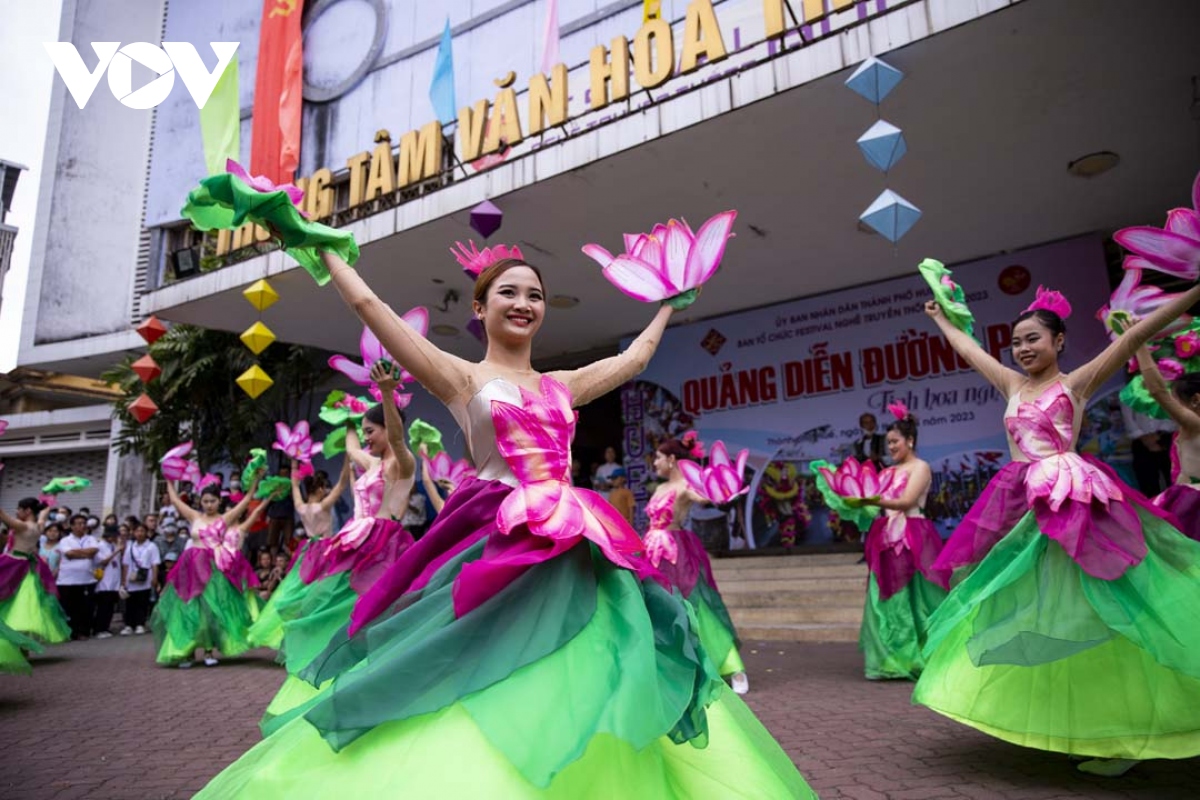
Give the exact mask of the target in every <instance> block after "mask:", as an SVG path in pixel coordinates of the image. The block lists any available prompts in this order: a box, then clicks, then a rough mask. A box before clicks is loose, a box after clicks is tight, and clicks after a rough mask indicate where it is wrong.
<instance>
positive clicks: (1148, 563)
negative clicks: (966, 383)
mask: <svg viewBox="0 0 1200 800" xmlns="http://www.w3.org/2000/svg"><path fill="white" fill-rule="evenodd" d="M1197 301H1200V286H1198V287H1194V288H1192V289H1191V290H1190V291H1188V292H1186V293H1184V294H1182V295H1178V296H1176V297H1175V298H1173V299H1172V300H1171V301H1169V302H1167V303H1164V304H1163V305H1161V306H1160V307H1159V308H1158V309H1157V310H1155V311H1154V312H1153V313H1151V314H1149V315H1148V316H1147V317H1146V318H1145V319H1143V320H1142V321H1141V322H1138V323H1137V324H1136V325H1134V326H1133V327H1131V328H1130V329H1129V330H1128V331H1127V332H1126V333H1125V334H1124V335H1123V336H1121V337H1120V339H1118V340H1117V341H1116V342H1114V343H1112V344H1111V345H1110V346H1109V347H1107V348H1106V349H1105V350H1104V352H1102V353H1100V355H1098V356H1096V357H1095V358H1093V359H1092V360H1091V361H1088V362H1087V363H1085V364H1083V365H1081V366H1080V367H1078V368H1077V369H1074V370H1072V371H1070V372H1063V371H1062V370H1061V369H1060V367H1059V356H1060V354H1061V353H1062V351H1063V348H1064V346H1065V337H1066V325H1065V323H1064V319H1065V318H1066V317H1067V316H1068V315H1069V314H1070V306H1069V305H1068V304H1067V303H1066V302H1065V300H1063V299H1062V297H1061V295H1058V294H1057V293H1054V292H1045V293H1043V291H1042V290H1041V288H1040V287H1039V290H1038V299H1037V300H1036V301H1035V302H1034V303H1033V305H1031V306H1030V307H1029V309H1028V310H1027V311H1025V312H1024V313H1022V314H1021V315H1020V316H1018V317H1017V319H1016V320H1015V321H1014V323H1013V327H1012V354H1013V359H1014V360H1015V361H1016V363H1017V364H1018V365H1019V366H1020V368H1021V370H1022V372H1023V374H1022V372H1017V371H1015V370H1012V369H1009V368H1008V367H1005V366H1003V365H1001V364H1000V362H998V361H997V360H995V359H994V358H993V357H992V356H991V355H990V354H989V353H988V352H987V351H986V350H984V349H983V348H982V347H980V346H979V344H978V343H976V341H975V340H974V339H973V338H971V337H970V336H969V335H967V334H966V333H964V332H963V331H961V330H959V329H958V328H956V327H954V325H952V324H951V323H950V321H949V320H948V319H947V317H946V315H945V313H944V312H943V310H942V308H941V307H940V306H939V305H938V303H937V302H936V301H931V302H929V303H927V304H926V313H928V314H929V316H930V317H932V318H933V320H934V321H935V322H936V323H937V325H938V328H940V329H941V331H942V333H943V335H945V336H946V338H947V340H948V341H949V342H950V344H951V345H952V346H953V347H954V349H955V350H956V351H957V352H958V354H959V355H960V356H962V358H964V359H965V360H966V361H967V362H968V363H969V364H970V365H971V366H972V367H974V368H975V370H976V371H978V372H979V373H980V374H981V375H983V376H984V377H985V378H986V379H987V380H988V381H989V382H990V383H991V384H992V385H993V386H995V387H996V388H997V389H998V390H1000V391H1001V392H1002V393H1003V395H1004V397H1006V398H1008V407H1007V409H1006V411H1005V414H1004V425H1005V428H1006V430H1007V432H1008V436H1009V446H1010V450H1011V453H1012V458H1013V460H1012V462H1011V463H1010V464H1008V465H1006V466H1005V467H1004V468H1003V469H1002V470H1001V471H1000V472H999V473H997V474H996V476H995V477H994V478H993V479H992V481H991V482H990V483H989V484H988V486H987V488H986V489H985V491H984V492H983V494H982V495H981V496H980V498H979V499H978V500H977V501H976V502H975V505H974V506H973V507H972V508H971V510H970V511H969V512H968V513H967V515H966V517H965V518H964V519H963V522H962V523H961V524H960V525H959V526H958V528H957V529H956V530H955V532H954V534H953V535H952V536H951V537H950V539H949V540H948V541H947V542H946V545H945V547H944V548H943V550H942V553H941V555H940V556H939V557H938V559H937V562H936V563H935V565H934V569H935V572H937V573H938V574H939V575H940V577H941V579H942V580H943V581H944V582H945V584H947V585H948V584H949V582H950V578H951V574H952V573H953V572H954V571H955V570H959V575H962V574H964V572H965V569H967V568H969V569H970V570H971V571H970V573H969V575H967V576H966V577H965V578H963V579H962V580H961V582H959V583H958V584H957V585H956V586H955V587H954V590H953V591H952V592H951V593H950V595H949V596H948V597H947V598H946V600H945V601H944V602H943V603H942V605H941V607H940V608H939V609H938V610H937V612H936V613H935V614H934V616H933V617H932V619H931V620H930V631H929V640H928V643H927V645H926V648H925V654H926V657H927V660H926V666H925V671H924V672H923V673H922V675H921V679H920V681H919V682H918V683H917V686H916V690H915V692H914V695H913V699H914V701H915V702H917V703H920V704H922V705H926V706H928V707H929V708H932V709H933V710H934V711H937V712H939V713H941V714H944V715H946V716H948V717H950V718H951V719H955V720H958V721H959V722H963V723H965V724H967V725H970V726H972V727H974V728H978V729H979V730H982V731H984V732H985V733H988V734H991V735H993V736H996V737H998V738H1001V739H1004V740H1006V741H1009V742H1014V743H1016V744H1020V745H1024V746H1026V747H1034V748H1038V749H1042V750H1051V751H1057V752H1062V753H1068V754H1071V755H1075V756H1083V757H1087V758H1088V759H1090V760H1087V761H1085V762H1083V763H1082V764H1080V766H1079V768H1080V769H1081V770H1083V771H1085V772H1092V773H1095V774H1101V775H1119V774H1122V773H1123V772H1125V771H1126V770H1128V769H1129V768H1130V767H1131V766H1132V765H1133V764H1135V763H1137V760H1140V759H1147V758H1190V757H1192V756H1195V755H1200V705H1198V704H1197V700H1196V698H1197V697H1200V627H1198V626H1197V625H1196V620H1197V619H1198V618H1200V542H1195V541H1193V540H1191V539H1188V538H1186V537H1185V536H1184V535H1183V534H1182V533H1180V532H1179V531H1178V530H1176V529H1175V528H1174V527H1173V526H1172V525H1171V524H1170V523H1169V522H1167V521H1166V520H1165V519H1164V518H1163V517H1162V516H1161V515H1160V512H1158V511H1157V509H1155V508H1154V507H1153V506H1151V505H1150V504H1149V503H1148V502H1147V501H1146V500H1145V499H1144V498H1143V497H1142V496H1141V495H1140V494H1138V493H1137V492H1136V491H1135V490H1133V489H1130V488H1129V487H1128V486H1126V485H1124V484H1123V483H1121V481H1120V480H1119V479H1118V478H1117V477H1116V475H1115V473H1113V472H1112V470H1110V469H1108V468H1107V467H1105V466H1104V465H1102V464H1100V463H1099V462H1097V461H1095V460H1092V459H1087V458H1084V457H1081V456H1079V455H1078V454H1077V453H1076V452H1075V447H1076V444H1077V441H1078V437H1079V429H1080V424H1081V422H1082V418H1083V412H1084V407H1085V406H1086V404H1087V401H1088V398H1090V397H1091V396H1092V395H1093V393H1094V392H1095V391H1096V390H1097V389H1098V388H1099V387H1100V386H1101V385H1103V384H1104V383H1105V381H1107V380H1108V379H1109V378H1111V377H1112V376H1113V375H1115V374H1116V373H1117V372H1118V371H1119V370H1120V369H1121V368H1122V367H1124V365H1125V364H1126V363H1127V362H1128V361H1129V359H1130V358H1132V357H1133V356H1134V354H1135V353H1136V351H1137V349H1138V348H1139V347H1141V346H1142V345H1143V344H1145V343H1146V342H1147V341H1148V340H1149V339H1150V338H1152V337H1153V336H1154V335H1155V334H1157V333H1158V332H1159V331H1160V330H1162V329H1163V328H1164V327H1165V326H1166V325H1168V324H1169V323H1170V322H1172V321H1174V320H1175V319H1176V318H1178V317H1179V315H1180V314H1182V313H1184V312H1185V311H1187V309H1188V308H1190V307H1191V306H1192V305H1194V304H1195V303H1196V302H1197Z"/></svg>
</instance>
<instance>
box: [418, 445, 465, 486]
mask: <svg viewBox="0 0 1200 800" xmlns="http://www.w3.org/2000/svg"><path fill="white" fill-rule="evenodd" d="M425 463H426V464H428V465H429V477H430V478H432V479H433V482H434V483H448V484H450V488H451V491H453V490H454V489H456V488H458V485H459V484H460V483H462V482H463V481H465V480H467V479H468V478H474V477H475V468H474V467H472V466H471V462H469V461H467V460H466V459H465V458H460V459H459V460H458V461H454V460H452V459H451V458H450V454H449V453H447V452H446V451H445V450H443V451H441V452H440V453H438V454H437V455H435V456H434V457H433V458H426V459H425Z"/></svg>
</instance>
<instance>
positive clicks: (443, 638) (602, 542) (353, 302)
mask: <svg viewBox="0 0 1200 800" xmlns="http://www.w3.org/2000/svg"><path fill="white" fill-rule="evenodd" d="M324 261H325V264H326V265H327V267H328V268H329V270H330V272H331V273H332V275H333V282H334V284H335V285H336V286H337V288H338V291H339V292H341V294H342V297H343V298H344V299H345V301H346V303H347V304H348V305H349V306H350V307H351V308H353V309H354V311H355V312H356V313H357V314H358V315H359V316H360V317H361V318H362V320H363V322H364V323H366V325H367V326H368V327H369V328H370V329H371V330H372V331H373V332H374V333H375V334H376V335H377V336H378V337H379V339H380V341H381V342H382V343H383V345H384V347H385V348H386V349H387V351H388V352H389V353H391V354H392V355H393V356H394V357H395V358H396V360H397V361H398V362H399V363H400V365H401V366H403V367H404V368H405V369H406V370H408V371H409V372H410V373H412V375H414V376H415V377H416V379H417V380H418V381H419V382H420V383H421V384H422V385H423V386H424V387H425V388H426V389H428V390H429V392H430V393H432V394H433V395H434V396H435V397H437V398H438V399H439V400H441V401H442V402H443V403H445V404H446V405H447V406H448V407H449V409H450V411H451V413H452V414H453V415H454V417H455V419H456V420H457V421H458V423H459V425H460V426H461V427H462V429H463V432H464V434H465V436H466V442H467V445H468V448H469V449H470V452H471V455H472V456H473V459H474V462H475V464H476V465H477V467H478V473H479V474H478V477H476V478H472V479H469V480H466V481H464V482H463V483H462V484H460V485H459V486H458V487H457V488H456V489H455V491H454V493H453V494H451V495H450V497H449V498H448V500H447V501H446V505H445V507H444V508H443V509H442V512H441V513H440V514H439V515H438V518H437V521H436V522H435V523H434V525H433V526H432V527H431V528H430V530H429V532H428V533H426V534H425V536H424V537H423V538H422V539H421V540H420V541H419V542H417V543H416V544H415V545H414V546H413V547H412V548H411V549H410V550H409V551H408V552H407V553H406V554H405V555H404V556H403V557H402V558H401V559H400V560H399V561H398V562H396V564H394V565H393V566H392V568H391V569H390V570H389V571H388V572H387V573H386V574H385V575H384V576H383V577H382V578H381V579H380V580H379V581H378V582H377V583H376V585H375V586H374V587H373V588H372V589H371V591H370V592H369V593H368V594H366V595H365V596H364V597H363V598H362V600H361V601H360V602H359V605H358V607H357V608H356V609H355V612H354V617H353V622H352V624H351V626H350V628H349V630H348V631H346V632H344V633H343V634H341V635H340V638H339V640H335V642H334V643H333V645H331V647H330V648H329V649H328V650H327V651H326V653H325V654H324V656H323V659H318V661H323V663H320V664H317V663H314V666H317V667H319V668H318V669H315V670H312V671H311V672H310V673H308V675H307V677H310V678H311V679H312V681H313V682H314V683H319V682H321V681H323V680H326V679H329V678H333V683H332V685H331V686H329V687H328V688H326V689H325V690H323V691H322V692H321V693H320V694H319V695H318V696H317V697H316V698H315V700H314V702H311V703H309V704H307V705H306V706H305V707H304V708H303V709H301V710H298V711H297V712H296V713H295V714H294V715H293V716H292V717H290V718H289V719H288V721H286V722H284V723H283V724H282V725H281V726H280V727H279V728H278V730H276V731H275V732H274V733H273V734H271V735H270V736H268V737H267V738H266V739H265V740H264V741H263V742H261V743H260V744H259V745H258V746H256V747H255V748H253V749H252V750H250V751H249V752H248V753H246V754H245V755H244V756H243V757H242V758H241V759H239V760H238V761H237V762H235V763H234V764H233V765H231V766H230V767H228V768H227V769H226V770H225V771H224V772H223V773H221V774H220V775H219V776H217V778H216V779H215V780H214V781H213V782H212V783H211V784H209V786H208V787H207V788H206V789H205V790H204V791H203V792H201V794H200V795H199V797H201V798H218V797H219V798H222V799H223V800H224V799H225V798H231V797H247V798H250V797H253V798H272V797H288V798H296V797H328V796H332V795H334V794H338V795H343V796H351V795H354V796H362V797H377V796H383V795H385V794H386V795H388V796H392V795H395V794H397V793H400V794H403V796H405V797H409V798H442V797H489V798H571V800H579V799H580V798H611V797H638V798H700V797H721V798H764V797H770V798H788V797H812V796H813V795H812V792H811V790H810V789H809V788H808V786H807V785H806V784H805V783H804V780H803V779H802V778H801V777H800V774H799V772H797V771H796V768H795V767H794V766H793V765H792V763H791V761H790V760H789V759H788V757H787V755H786V754H785V753H784V752H783V750H782V749H780V747H779V745H778V744H776V743H775V741H774V740H773V739H772V738H771V736H770V734H768V733H767V731H766V730H765V729H764V728H763V727H762V725H761V724H760V723H759V722H758V720H756V719H755V718H754V715H753V714H752V713H751V712H750V711H749V709H748V708H747V707H746V706H745V705H744V704H743V703H742V702H741V700H740V699H738V698H737V697H736V696H734V694H733V693H732V692H731V691H730V690H729V689H728V687H726V686H725V684H724V682H723V681H721V680H720V679H719V677H718V676H717V675H716V667H715V666H714V665H713V664H712V663H711V661H710V660H709V659H708V657H707V656H706V654H705V653H704V651H703V648H702V647H701V646H700V644H699V641H698V638H697V636H696V633H695V631H694V630H693V629H692V628H691V626H690V624H689V621H688V620H689V615H688V610H687V605H686V601H683V600H682V599H680V598H679V597H678V596H677V595H673V594H670V593H668V591H667V590H665V589H663V588H662V587H661V586H660V585H658V584H657V583H655V582H653V581H640V580H639V573H640V574H653V570H652V568H648V566H647V565H646V564H645V561H644V560H643V559H642V557H641V555H640V550H641V542H640V540H639V539H638V536H637V534H636V533H635V532H634V531H633V530H632V529H631V528H630V527H629V525H628V523H626V522H625V520H624V518H622V517H621V516H619V514H618V513H617V512H616V510H615V509H613V508H612V507H611V506H609V505H608V504H607V503H606V502H605V501H604V500H603V499H602V498H601V497H599V496H598V495H596V494H595V493H594V492H591V491H587V490H581V489H575V488H573V487H572V486H571V484H570V443H571V437H572V435H573V433H574V428H575V419H576V415H575V412H574V411H573V408H574V407H576V406H580V405H583V404H585V403H588V402H590V401H591V400H593V399H595V398H597V397H599V396H600V395H602V394H605V393H606V392H609V391H611V390H613V389H615V388H616V387H618V386H620V385H621V384H622V383H624V382H626V381H628V380H630V379H631V378H633V377H634V376H635V375H637V374H638V373H639V372H640V371H641V370H642V369H643V368H645V366H646V363H647V362H648V361H649V359H650V357H651V355H652V354H653V353H654V350H655V347H656V346H657V344H658V341H659V339H660V337H661V335H662V332H663V329H664V328H665V327H666V325H667V322H668V321H669V319H670V316H671V308H670V307H669V306H663V307H662V308H660V310H659V311H658V313H657V314H656V315H655V317H654V319H653V321H652V322H651V323H650V325H649V327H647V328H646V330H645V331H643V332H642V334H641V335H640V336H638V337H637V339H636V340H635V341H634V342H633V344H632V345H631V346H630V347H629V349H628V350H626V351H625V352H624V353H623V354H621V355H618V356H614V357H612V358H607V359H604V360H601V361H598V362H596V363H593V364H591V365H589V366H586V367H583V368H581V369H577V370H567V371H559V372H553V373H547V374H540V373H538V372H537V371H536V370H534V369H533V367H532V366H531V363H530V358H531V356H530V353H531V346H532V343H533V338H534V336H535V334H536V333H537V331H538V329H539V328H540V327H541V324H542V321H543V317H544V314H545V310H546V303H545V296H546V295H545V289H544V286H543V283H542V279H541V276H540V274H539V272H538V271H537V270H536V269H535V268H534V267H532V266H531V265H529V264H528V263H526V262H524V261H522V260H518V259H504V260H500V261H498V262H496V263H495V264H492V265H491V266H489V267H488V268H486V269H484V270H483V271H482V273H481V274H480V275H479V278H478V280H477V282H476V285H475V294H474V303H473V304H472V306H473V308H474V311H475V314H476V317H477V318H478V319H479V320H480V321H481V322H482V323H483V326H484V329H485V330H486V332H487V343H488V344H487V354H486V356H485V357H484V359H483V360H482V361H481V362H479V363H472V362H469V361H465V360H463V359H461V358H458V357H456V356H453V355H450V354H448V353H445V352H443V351H441V350H439V349H438V348H437V347H435V346H434V345H433V344H432V343H430V342H429V341H428V340H426V339H425V338H424V337H422V336H420V335H419V334H417V332H416V331H415V330H413V329H412V328H410V327H409V326H408V325H407V324H405V323H404V322H403V321H402V320H401V319H400V318H399V317H398V316H397V315H396V314H395V313H394V312H393V311H392V310H391V308H389V307H388V306H387V305H386V304H384V302H383V301H382V300H380V299H379V298H378V297H376V295H375V294H374V293H373V292H372V291H371V289H370V287H368V286H367V284H366V283H365V282H364V281H363V280H362V279H361V278H360V277H359V276H358V274H357V273H356V272H355V271H354V270H352V269H351V268H350V267H348V266H347V265H346V264H345V262H343V261H342V260H341V259H340V258H338V257H336V256H333V255H330V254H328V253H326V254H325V255H324ZM301 711H303V714H301V713H300V712H301Z"/></svg>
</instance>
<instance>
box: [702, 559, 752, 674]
mask: <svg viewBox="0 0 1200 800" xmlns="http://www.w3.org/2000/svg"><path fill="white" fill-rule="evenodd" d="M688 602H690V603H691V604H692V607H693V608H694V609H695V611H696V623H697V633H699V635H700V643H701V644H702V645H704V649H705V650H706V651H707V652H708V655H709V657H710V658H711V659H712V660H713V663H715V664H716V665H717V672H719V673H720V675H721V676H722V677H728V676H730V675H735V674H737V673H739V672H745V671H746V666H745V664H743V663H742V656H741V654H740V653H739V652H738V646H739V644H740V643H739V642H738V638H737V634H736V633H735V630H736V629H735V628H734V627H733V620H732V619H731V618H730V617H729V609H727V608H726V607H725V601H724V600H722V599H721V594H720V592H718V591H717V590H716V589H714V588H712V587H711V586H709V585H708V584H707V583H706V582H705V581H704V577H703V576H701V578H700V580H698V581H696V588H695V589H693V590H692V595H691V597H689V598H688Z"/></svg>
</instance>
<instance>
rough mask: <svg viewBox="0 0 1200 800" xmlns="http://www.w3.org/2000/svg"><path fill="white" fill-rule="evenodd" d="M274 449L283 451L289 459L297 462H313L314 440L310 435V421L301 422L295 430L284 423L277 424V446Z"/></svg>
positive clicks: (274, 445)
mask: <svg viewBox="0 0 1200 800" xmlns="http://www.w3.org/2000/svg"><path fill="white" fill-rule="evenodd" d="M272 447H274V448H275V449H276V450H281V451H283V454H284V455H286V456H287V457H288V458H294V459H296V460H297V461H305V462H307V461H311V460H312V452H313V440H312V435H311V434H310V433H309V429H308V420H303V419H302V420H300V421H299V422H297V423H296V427H294V428H289V427H288V426H287V425H285V424H284V423H282V422H276V423H275V444H273V445H272Z"/></svg>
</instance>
